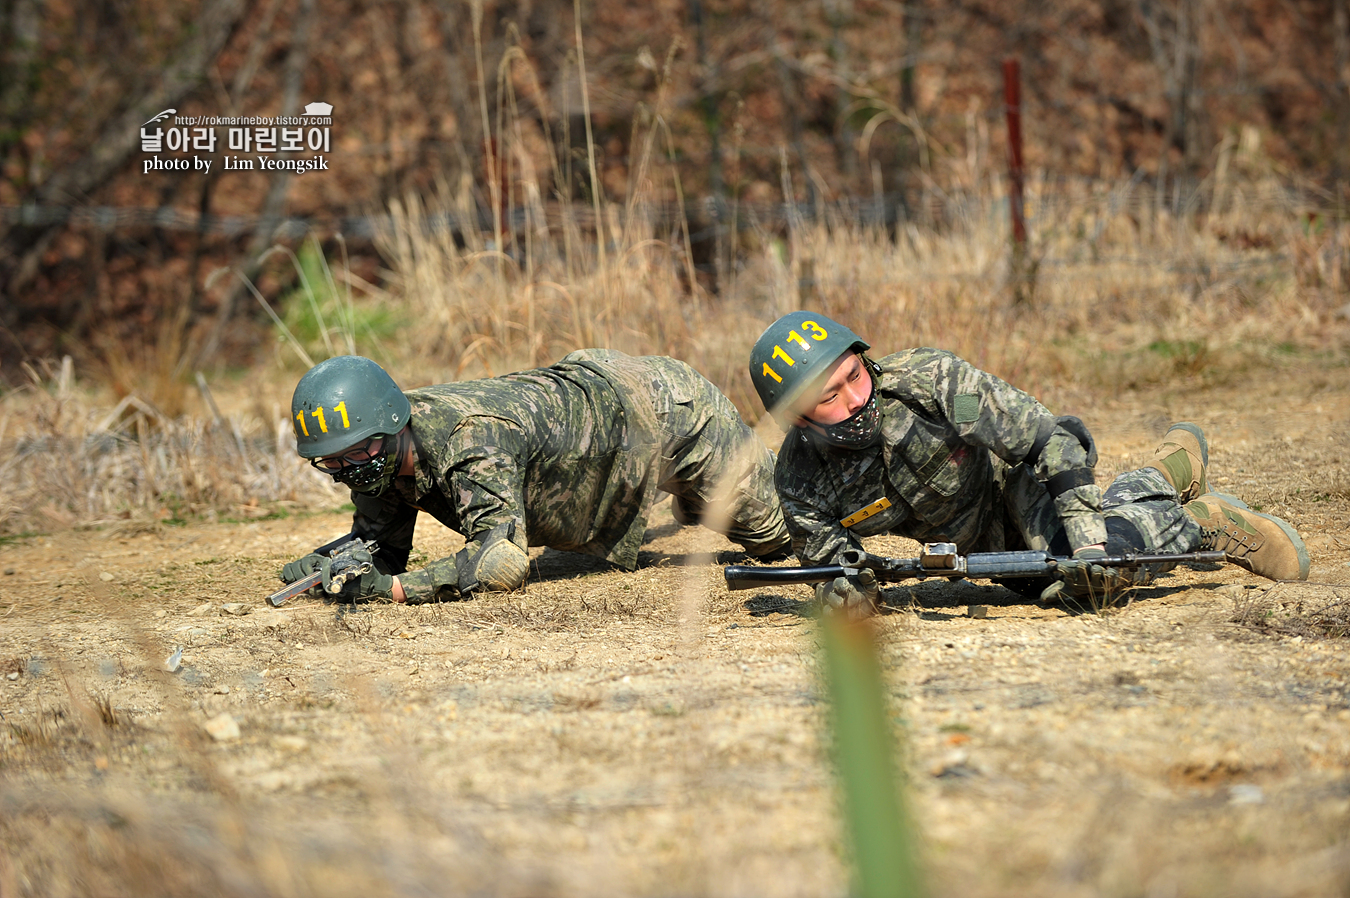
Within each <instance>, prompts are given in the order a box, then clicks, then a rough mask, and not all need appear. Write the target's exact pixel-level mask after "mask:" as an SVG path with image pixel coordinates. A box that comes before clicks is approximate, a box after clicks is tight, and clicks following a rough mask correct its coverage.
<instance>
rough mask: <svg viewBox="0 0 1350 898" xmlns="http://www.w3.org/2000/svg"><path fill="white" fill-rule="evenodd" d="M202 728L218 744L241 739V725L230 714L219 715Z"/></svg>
mask: <svg viewBox="0 0 1350 898" xmlns="http://www.w3.org/2000/svg"><path fill="white" fill-rule="evenodd" d="M202 727H203V728H204V729H205V730H206V732H207V734H208V735H210V737H211V738H212V739H214V740H216V741H217V742H229V741H231V740H234V739H238V738H239V723H238V722H237V721H236V720H235V719H234V718H233V717H232V716H230V715H229V714H217V715H216V716H215V717H212V718H211V719H210V720H208V721H207V722H206V723H204V724H203V725H202Z"/></svg>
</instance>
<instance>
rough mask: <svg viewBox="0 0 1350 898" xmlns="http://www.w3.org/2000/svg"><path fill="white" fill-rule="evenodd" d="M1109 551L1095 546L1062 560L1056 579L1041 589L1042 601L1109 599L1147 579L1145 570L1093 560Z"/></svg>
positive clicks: (1103, 600)
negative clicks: (1102, 564)
mask: <svg viewBox="0 0 1350 898" xmlns="http://www.w3.org/2000/svg"><path fill="white" fill-rule="evenodd" d="M1105 557H1106V551H1105V550H1104V549H1099V548H1097V547H1096V546H1089V547H1088V548H1085V549H1079V550H1078V551H1077V552H1074V553H1073V558H1072V559H1069V560H1067V561H1061V562H1060V563H1059V564H1058V565H1057V566H1056V568H1055V582H1054V583H1051V584H1050V585H1049V586H1047V587H1046V588H1045V591H1044V592H1042V593H1041V601H1042V602H1045V603H1051V602H1058V601H1061V600H1062V599H1065V598H1069V599H1078V600H1086V601H1096V602H1106V601H1110V600H1111V599H1113V598H1115V597H1116V596H1118V595H1120V594H1121V593H1122V592H1124V591H1125V590H1126V589H1128V588H1129V587H1131V586H1139V585H1142V584H1144V583H1147V582H1148V575H1147V574H1146V573H1145V572H1144V571H1142V570H1141V571H1134V570H1130V569H1128V568H1118V567H1102V566H1101V565H1100V564H1093V563H1092V560H1093V559H1094V558H1105Z"/></svg>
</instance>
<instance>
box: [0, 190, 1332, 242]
mask: <svg viewBox="0 0 1350 898" xmlns="http://www.w3.org/2000/svg"><path fill="white" fill-rule="evenodd" d="M1163 193H1164V194H1165V205H1166V207H1167V210H1168V211H1169V212H1172V213H1174V214H1175V213H1178V212H1206V211H1209V209H1210V206H1211V203H1212V200H1213V194H1214V190H1213V188H1211V187H1206V186H1205V185H1203V184H1200V183H1197V184H1195V185H1188V186H1187V187H1186V188H1185V189H1181V188H1173V189H1167V190H1165V191H1163ZM1226 193H1227V195H1228V197H1227V198H1228V199H1229V201H1230V202H1235V201H1240V202H1241V203H1243V204H1244V205H1245V206H1247V207H1248V208H1253V209H1255V208H1259V209H1265V210H1276V211H1284V212H1293V213H1298V212H1303V213H1310V212H1320V211H1326V210H1325V209H1324V206H1325V203H1324V202H1322V201H1321V200H1320V199H1319V198H1318V197H1316V196H1314V195H1312V194H1310V193H1309V192H1308V191H1304V190H1300V189H1297V188H1295V187H1291V186H1287V185H1281V184H1276V183H1262V184H1257V185H1241V186H1238V187H1232V188H1228V189H1227V191H1226ZM1026 203H1027V211H1028V218H1029V219H1034V218H1035V217H1036V215H1037V214H1040V215H1042V216H1049V217H1052V218H1058V217H1060V216H1062V215H1063V214H1064V213H1065V212H1066V211H1068V210H1070V209H1072V208H1078V209H1084V210H1085V211H1087V212H1088V213H1090V214H1095V215H1099V216H1101V217H1102V219H1099V221H1100V220H1103V219H1105V218H1114V217H1116V216H1117V215H1120V214H1127V215H1134V216H1138V215H1140V214H1142V213H1147V212H1150V211H1153V210H1154V209H1156V208H1157V206H1158V191H1157V190H1156V188H1155V186H1154V185H1150V184H1148V183H1146V182H1144V181H1143V180H1142V179H1140V178H1138V177H1136V178H1133V179H1131V180H1130V181H1129V182H1127V183H1124V184H1121V183H1119V182H1105V181H1089V180H1084V179H1077V180H1074V179H1067V178H1057V179H1054V180H1050V181H1047V182H1045V183H1043V184H1042V185H1041V186H1040V187H1039V189H1037V190H1035V191H1033V192H1031V193H1029V195H1028V197H1027V200H1026ZM1094 207H1096V208H1094ZM1004 209H1006V199H1005V198H1001V197H996V196H990V195H989V194H987V193H982V194H972V193H970V192H968V191H962V190H952V191H942V190H938V189H935V188H931V187H929V188H927V189H924V190H923V191H921V192H913V191H893V192H888V193H882V194H875V195H873V196H867V197H842V198H835V199H830V200H820V201H816V202H795V203H746V202H733V201H729V200H726V199H718V198H711V197H710V198H707V199H703V200H697V201H693V202H690V203H686V204H684V205H680V204H678V203H674V202H642V203H637V204H633V205H632V206H631V207H630V206H624V205H622V204H617V203H615V204H612V205H611V207H610V209H608V210H605V211H603V212H602V215H603V216H605V217H607V218H609V217H611V216H617V220H618V222H619V223H621V224H622V223H624V222H625V219H626V218H627V216H629V215H635V216H637V217H638V218H639V220H645V221H646V223H648V224H649V225H652V226H657V227H660V226H663V225H677V224H680V223H682V222H689V223H690V224H692V225H694V226H695V230H693V231H692V232H691V238H693V239H694V240H696V241H697V240H700V239H707V238H708V237H711V236H713V235H715V234H716V233H720V232H725V230H726V229H727V228H729V227H730V226H731V225H732V224H733V222H734V224H735V226H736V227H737V228H738V229H751V228H755V227H767V228H771V229H772V228H783V227H790V226H791V225H792V224H793V223H794V222H812V223H814V222H817V221H824V222H827V223H833V224H853V225H860V226H869V225H886V226H894V225H897V224H907V223H913V224H919V225H922V224H934V223H950V222H953V221H958V220H962V219H965V220H974V219H977V218H980V217H983V216H987V215H990V214H999V213H1000V211H1001V210H1004ZM502 221H503V227H505V228H507V229H510V230H514V231H520V230H524V229H529V228H540V227H548V228H558V227H562V226H565V225H570V226H574V227H580V228H583V229H586V230H594V229H595V224H596V218H595V212H594V210H593V209H592V208H591V207H590V205H589V204H583V203H576V204H563V203H557V202H551V203H548V204H546V205H540V206H533V207H526V206H517V207H514V208H511V209H508V210H505V211H504V214H503V219H502ZM0 222H3V224H4V225H6V226H8V227H28V228H37V227H51V226H59V225H73V226H81V227H90V228H95V229H98V230H102V231H116V230H122V229H131V228H147V227H148V228H158V229H161V230H167V231H191V232H198V233H201V234H204V235H212V236H223V237H238V236H241V235H244V234H252V233H255V232H257V231H259V230H260V229H261V230H268V231H270V234H271V236H272V238H273V239H282V240H284V239H300V238H303V237H305V236H308V235H310V234H316V233H318V234H334V235H335V234H341V235H342V236H343V237H344V238H347V239H366V240H372V239H374V238H376V237H377V236H379V235H381V234H391V233H393V232H394V230H395V228H396V226H406V225H407V224H408V223H409V220H408V219H406V218H402V217H400V218H399V219H396V218H395V216H393V215H390V214H387V213H386V214H376V215H347V216H327V215H314V216H287V217H275V218H270V219H269V218H267V217H265V216H262V215H216V214H207V215H202V214H200V213H199V212H197V211H195V210H188V209H182V208H178V207H175V206H62V205H34V204H25V205H0ZM414 223H415V224H417V226H418V227H420V229H421V230H422V231H423V232H424V233H436V232H441V231H451V232H471V231H477V232H480V233H490V232H491V231H492V230H493V219H492V214H491V212H490V210H488V209H485V208H482V207H481V205H480V206H478V207H476V208H474V209H472V210H469V211H467V212H466V211H462V210H461V211H454V210H445V211H440V212H435V213H431V214H428V215H423V216H420V217H417V218H416V219H415V221H414ZM607 223H609V222H608V221H607Z"/></svg>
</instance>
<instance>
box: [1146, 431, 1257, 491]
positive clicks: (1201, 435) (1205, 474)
mask: <svg viewBox="0 0 1350 898" xmlns="http://www.w3.org/2000/svg"><path fill="white" fill-rule="evenodd" d="M1174 430H1184V431H1186V433H1189V434H1190V435H1191V436H1193V437H1195V441H1196V442H1197V443H1199V444H1200V479H1201V481H1202V483H1201V484H1200V492H1199V493H1197V494H1195V495H1193V496H1191V498H1192V499H1198V498H1200V496H1202V495H1204V494H1205V493H1208V492H1213V490H1211V489H1210V487H1209V441H1208V440H1206V439H1205V432H1204V431H1203V430H1201V429H1200V425H1199V424H1192V423H1191V422H1190V421H1178V422H1177V423H1176V424H1173V425H1172V426H1171V427H1169V428H1167V433H1165V434H1163V442H1164V443H1165V442H1167V434H1168V433H1171V432H1172V431H1174ZM1168 479H1169V480H1170V479H1171V478H1170V477H1169V478H1168ZM1179 497H1182V498H1184V494H1179ZM1242 507H1243V508H1246V507H1247V506H1245V505H1244V506H1242Z"/></svg>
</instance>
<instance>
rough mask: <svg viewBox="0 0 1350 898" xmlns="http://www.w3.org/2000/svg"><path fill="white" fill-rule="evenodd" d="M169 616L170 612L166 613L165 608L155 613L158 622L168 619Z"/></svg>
mask: <svg viewBox="0 0 1350 898" xmlns="http://www.w3.org/2000/svg"><path fill="white" fill-rule="evenodd" d="M168 616H169V612H167V611H165V610H164V609H163V608H160V609H158V610H157V611H156V612H155V619H156V620H163V619H164V618H166V617H168Z"/></svg>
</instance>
